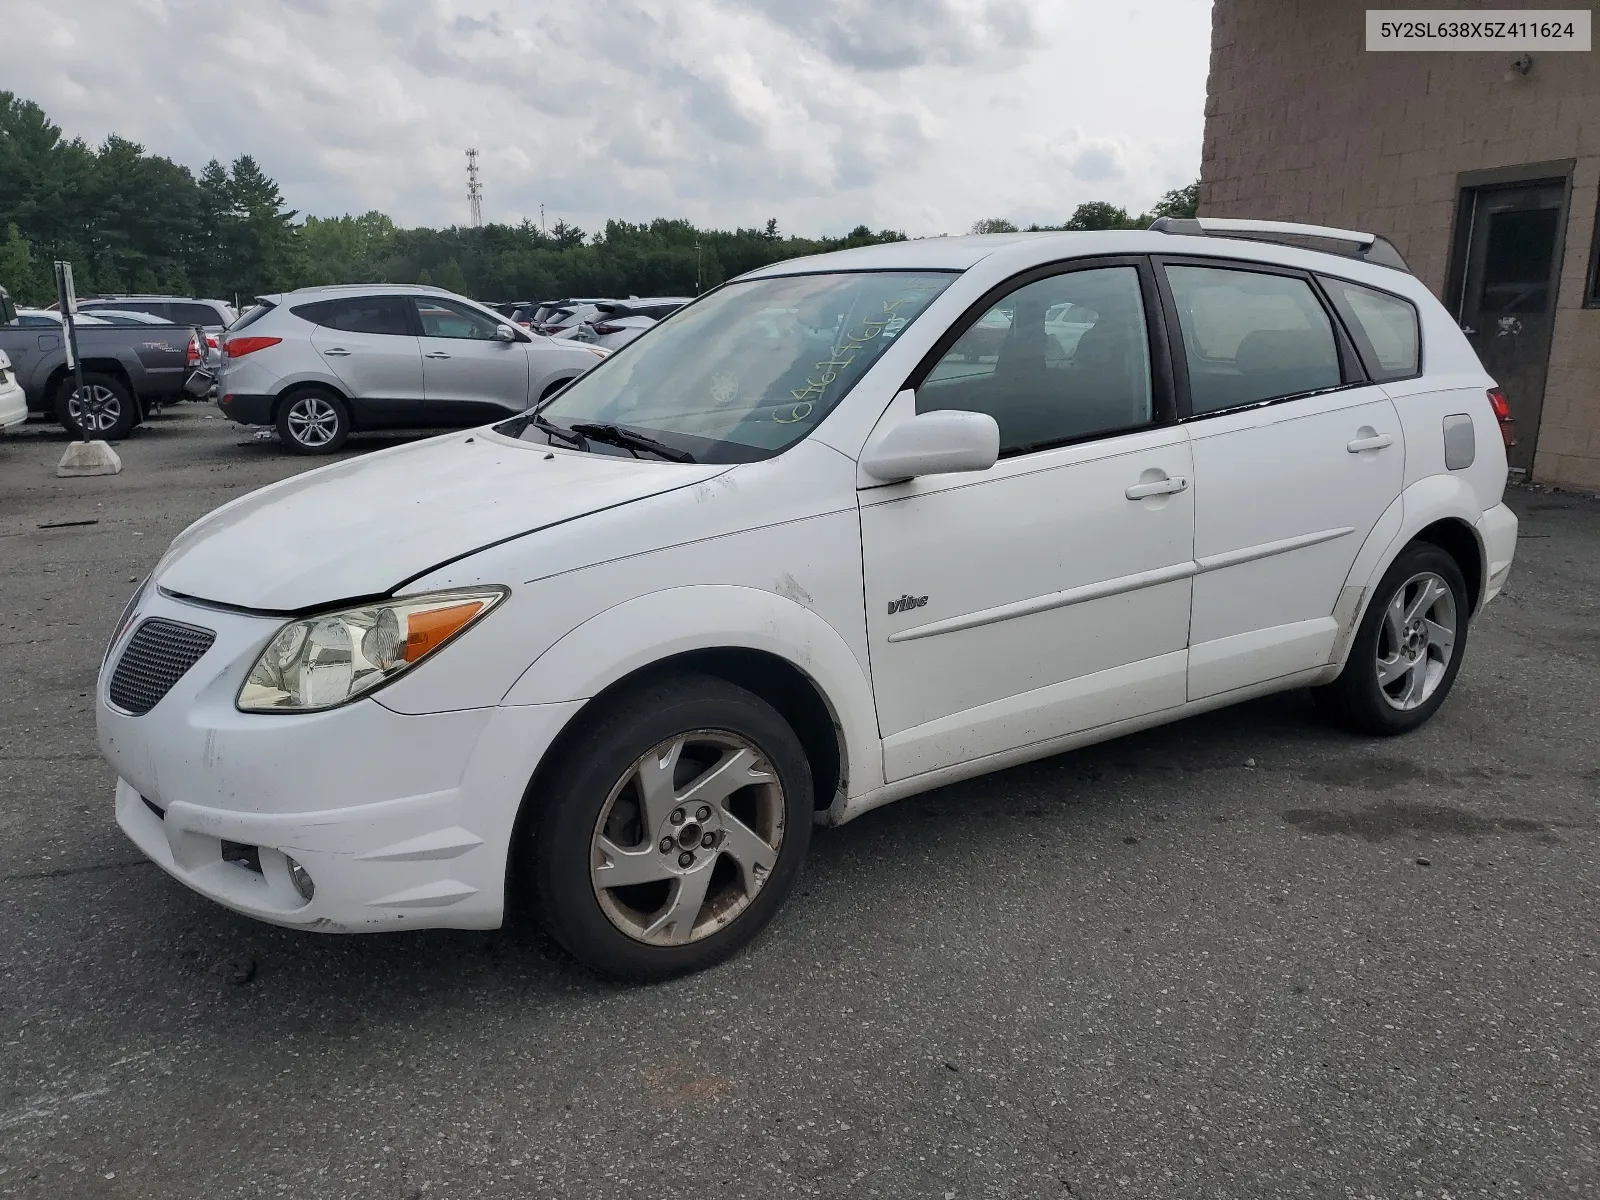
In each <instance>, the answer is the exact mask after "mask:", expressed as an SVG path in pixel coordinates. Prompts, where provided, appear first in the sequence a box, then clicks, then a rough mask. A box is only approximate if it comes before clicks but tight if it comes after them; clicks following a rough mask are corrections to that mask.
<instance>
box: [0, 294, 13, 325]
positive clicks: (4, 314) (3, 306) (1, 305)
mask: <svg viewBox="0 0 1600 1200" xmlns="http://www.w3.org/2000/svg"><path fill="white" fill-rule="evenodd" d="M16 319H17V306H16V305H15V304H14V303H13V302H12V300H11V293H10V292H8V291H6V290H5V288H3V287H0V325H11V324H14V323H15V322H16Z"/></svg>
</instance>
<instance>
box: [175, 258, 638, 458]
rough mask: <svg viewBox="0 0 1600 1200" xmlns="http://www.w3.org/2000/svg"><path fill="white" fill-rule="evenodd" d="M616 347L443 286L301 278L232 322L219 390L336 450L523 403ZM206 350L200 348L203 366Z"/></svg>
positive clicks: (280, 426)
mask: <svg viewBox="0 0 1600 1200" xmlns="http://www.w3.org/2000/svg"><path fill="white" fill-rule="evenodd" d="M609 353H610V351H608V350H603V349H601V348H600V347H598V346H583V345H578V344H574V343H567V342H552V341H551V340H550V339H549V338H543V337H537V336H535V335H533V334H530V333H526V332H524V331H523V330H521V329H518V328H516V327H515V326H514V325H512V324H511V323H510V322H509V321H507V319H506V318H505V317H503V316H501V315H500V314H499V313H497V312H495V311H494V310H492V309H489V308H485V307H484V306H483V305H481V304H478V303H476V302H475V301H472V300H468V299H467V298H466V297H465V296H457V295H453V294H452V293H450V292H447V291H444V290H443V289H442V288H432V287H426V286H423V285H421V284H353V285H344V286H338V287H314V288H301V289H300V290H299V291H296V292H288V293H285V294H283V295H275V296H263V297H261V298H260V299H259V300H257V302H256V307H255V308H253V309H251V310H250V311H249V312H248V313H246V314H245V315H244V316H243V317H241V318H240V319H239V320H238V321H237V322H235V323H234V324H233V325H232V326H231V327H230V328H229V329H228V331H227V333H226V334H224V335H223V339H222V346H221V358H220V366H219V370H218V373H217V380H216V387H215V391H216V394H217V405H218V407H219V408H221V409H222V411H223V412H224V413H226V414H227V415H228V416H229V417H231V418H233V420H235V421H238V422H239V423H240V424H244V425H273V426H276V427H277V430H278V436H279V437H280V438H281V439H282V441H283V444H284V445H285V446H287V447H288V448H289V449H291V450H294V451H297V452H298V453H301V454H331V453H333V452H334V451H335V450H338V449H339V448H340V447H341V446H343V445H344V442H345V439H346V438H347V437H349V436H350V434H351V432H352V431H354V430H362V429H393V428H406V429H429V428H434V429H439V428H459V427H461V426H463V425H472V424H475V423H477V422H480V421H488V420H494V419H496V418H499V417H508V416H511V415H512V414H514V413H520V412H522V411H523V410H525V409H526V408H527V407H528V406H529V405H530V404H534V403H536V402H537V401H539V400H541V399H543V398H545V397H547V396H549V395H551V394H552V393H554V392H555V391H557V390H558V389H559V388H561V387H562V386H564V385H565V384H566V383H568V382H569V381H571V380H573V379H576V378H577V377H578V376H579V375H581V374H583V372H585V371H587V370H588V369H589V368H590V367H592V366H594V365H595V363H596V362H598V361H600V359H602V358H604V357H605V356H606V355H607V354H609ZM200 360H201V355H200V352H199V347H198V345H193V346H191V353H190V362H191V365H194V366H198V365H199V364H200ZM210 361H211V359H210V355H209V352H208V354H207V355H206V362H207V363H208V364H209V363H210Z"/></svg>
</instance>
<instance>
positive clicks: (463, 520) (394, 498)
mask: <svg viewBox="0 0 1600 1200" xmlns="http://www.w3.org/2000/svg"><path fill="white" fill-rule="evenodd" d="M727 469H728V468H727V466H725V465H723V466H714V465H696V464H683V463H667V462H656V461H653V460H649V459H633V458H621V457H616V456H613V455H608V454H581V453H578V452H576V451H568V450H565V449H563V448H559V447H555V448H551V447H546V446H543V445H538V444H534V443H530V442H519V441H515V440H513V439H510V438H506V437H502V436H500V435H498V434H493V433H488V432H485V431H483V430H477V431H475V432H473V433H469V434H450V435H448V436H446V437H442V438H433V439H430V440H428V441H425V442H415V443H412V444H411V445H407V446H400V447H396V448H395V449H392V450H385V451H381V452H379V453H377V454H369V455H366V456H364V457H362V458H357V459H351V460H349V461H346V462H341V463H336V464H334V465H332V466H327V467H323V468H322V469H321V470H317V471H309V472H307V473H305V474H303V475H297V476H295V477H294V478H292V479H286V480H284V481H283V482H281V483H275V484H272V485H271V486H269V487H265V488H262V489H261V490H260V491H257V492H252V493H250V494H249V495H248V496H241V497H240V498H239V499H237V500H235V501H233V502H232V503H230V504H226V505H224V506H223V507H222V508H219V509H217V510H216V511H215V512H213V513H211V514H210V515H209V516H206V517H202V518H201V519H200V520H199V521H197V522H195V524H193V525H191V526H190V527H189V528H188V529H186V530H184V531H183V532H182V533H181V534H179V535H178V537H177V538H176V539H175V540H174V541H173V543H172V547H171V549H170V550H168V552H167V555H166V557H165V558H164V559H163V560H162V562H161V564H160V566H159V568H158V571H157V578H156V582H157V583H158V584H159V585H160V586H161V587H162V588H163V589H164V590H166V591H168V592H171V593H174V594H177V595H182V596H192V597H194V598H196V599H199V600H208V601H211V602H213V603H217V604H228V605H234V606H237V607H240V608H248V609H256V610H260V611H266V612H280V613H286V612H299V611H301V610H304V609H309V608H315V607H318V606H320V605H325V604H330V603H335V602H337V601H341V600H346V599H355V598H362V597H369V596H379V595H384V594H387V593H389V592H391V591H393V590H395V589H396V588H398V587H399V586H400V585H401V584H404V583H406V582H407V581H409V580H411V579H414V578H415V577H416V576H418V575H420V574H422V573H424V572H426V571H428V570H430V569H431V568H434V567H437V566H439V565H440V564H442V563H445V562H449V561H451V560H453V559H456V558H460V557H463V556H464V555H467V554H471V553H473V552H474V551H476V550H481V549H483V548H484V547H486V546H491V545H495V544H497V543H500V542H504V541H507V540H509V539H511V538H515V537H520V536H522V535H523V534H528V533H533V532H535V531H537V530H540V529H546V528H549V527H550V526H552V525H559V524H561V523H562V522H563V521H570V520H572V519H573V518H575V517H581V516H584V515H585V514H587V513H592V512H599V511H600V510H602V509H607V508H616V507H617V506H619V505H623V504H631V503H633V502H634V501H636V500H642V499H644V498H645V497H648V496H654V495H658V494H660V493H662V492H668V491H673V490H675V489H677V488H681V487H690V486H692V485H694V484H696V483H700V482H702V481H704V480H707V479H710V478H712V477H713V476H716V475H718V474H720V473H721V472H723V471H726V470H727ZM508 582H514V581H508Z"/></svg>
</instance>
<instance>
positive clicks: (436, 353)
mask: <svg viewBox="0 0 1600 1200" xmlns="http://www.w3.org/2000/svg"><path fill="white" fill-rule="evenodd" d="M422 357H423V358H449V357H450V356H449V355H448V354H446V353H445V352H444V351H443V350H429V351H428V352H427V353H426V354H424V355H423V356H422Z"/></svg>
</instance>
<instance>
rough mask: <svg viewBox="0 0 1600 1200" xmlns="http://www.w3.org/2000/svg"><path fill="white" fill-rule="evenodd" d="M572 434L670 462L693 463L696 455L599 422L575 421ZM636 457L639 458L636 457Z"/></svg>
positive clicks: (617, 426)
mask: <svg viewBox="0 0 1600 1200" xmlns="http://www.w3.org/2000/svg"><path fill="white" fill-rule="evenodd" d="M572 432H573V433H576V434H581V435H582V436H584V437H586V438H592V439H594V440H595V441H597V442H608V443H610V444H611V445H613V446H621V447H622V448H623V449H624V450H643V451H645V452H646V453H649V454H654V455H656V456H657V457H659V458H664V459H666V460H667V461H669V462H680V463H692V462H693V461H694V455H692V454H690V453H689V452H688V451H687V450H674V449H673V448H672V447H671V446H668V445H667V444H666V443H664V442H658V441H656V440H655V438H651V437H645V435H644V434H642V433H635V432H634V431H633V430H631V429H624V428H623V427H622V426H621V425H610V424H605V423H602V422H598V421H574V422H573V423H572ZM634 457H638V456H637V455H635V456H634Z"/></svg>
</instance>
